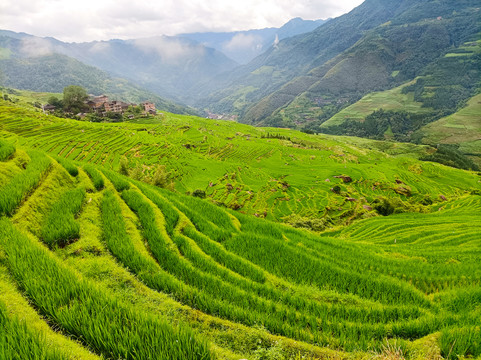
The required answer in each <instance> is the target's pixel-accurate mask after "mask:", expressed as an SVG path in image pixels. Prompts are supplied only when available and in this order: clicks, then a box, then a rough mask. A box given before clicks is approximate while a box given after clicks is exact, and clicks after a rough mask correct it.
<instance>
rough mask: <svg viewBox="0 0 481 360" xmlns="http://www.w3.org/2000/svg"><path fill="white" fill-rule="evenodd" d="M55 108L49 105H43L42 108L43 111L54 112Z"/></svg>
mask: <svg viewBox="0 0 481 360" xmlns="http://www.w3.org/2000/svg"><path fill="white" fill-rule="evenodd" d="M55 109H56V107H55V106H54V105H50V104H47V105H44V106H43V111H50V112H51V111H55Z"/></svg>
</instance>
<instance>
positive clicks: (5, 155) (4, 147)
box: [0, 139, 15, 161]
mask: <svg viewBox="0 0 481 360" xmlns="http://www.w3.org/2000/svg"><path fill="white" fill-rule="evenodd" d="M14 153H15V146H13V145H12V144H10V143H9V142H7V141H5V140H3V139H0V161H6V160H8V159H10V158H11V157H12V156H13V154H14Z"/></svg>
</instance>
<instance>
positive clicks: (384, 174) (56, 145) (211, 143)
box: [0, 102, 478, 229]
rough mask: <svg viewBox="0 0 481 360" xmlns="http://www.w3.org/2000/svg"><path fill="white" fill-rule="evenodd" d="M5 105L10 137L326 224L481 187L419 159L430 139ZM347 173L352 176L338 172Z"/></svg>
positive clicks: (1, 122) (239, 205)
mask: <svg viewBox="0 0 481 360" xmlns="http://www.w3.org/2000/svg"><path fill="white" fill-rule="evenodd" d="M0 106H1V114H0V127H1V129H2V131H3V134H4V136H7V137H12V140H13V139H15V140H16V141H17V142H18V143H19V144H25V145H29V146H32V147H35V148H38V149H42V150H44V151H47V152H49V153H51V154H52V155H55V156H60V157H62V158H67V159H69V160H77V161H83V162H89V163H92V164H97V165H103V166H105V167H108V168H112V169H114V170H116V169H118V168H119V167H120V159H121V158H122V156H126V157H127V159H128V161H127V162H128V164H127V168H129V167H130V173H131V175H132V176H134V177H137V178H144V179H147V178H152V176H153V174H154V173H155V171H156V169H157V167H158V165H159V164H162V165H164V166H165V171H166V172H168V173H169V181H172V182H173V184H174V187H175V189H177V190H178V191H180V192H193V191H195V190H202V191H205V193H206V195H207V196H208V197H209V198H210V199H211V200H212V201H214V202H216V203H218V204H221V205H224V206H226V207H229V208H232V209H237V210H239V211H241V212H244V213H246V214H251V215H256V216H258V217H267V218H268V219H271V220H275V221H285V222H289V223H293V224H297V225H298V226H308V227H313V226H315V227H316V229H322V228H324V227H333V226H337V225H339V224H347V223H350V222H351V221H353V220H354V219H357V218H363V217H367V216H371V211H370V210H367V209H369V208H370V207H371V208H372V207H375V206H377V204H378V202H379V198H381V197H384V198H389V199H390V201H393V204H395V205H394V206H395V207H396V209H397V211H407V210H412V211H424V210H425V206H426V205H423V204H424V203H425V200H426V199H425V198H426V197H429V198H430V199H431V201H434V202H440V201H441V200H440V198H439V196H440V195H443V196H445V197H447V198H449V199H451V198H456V197H458V196H460V195H462V194H463V193H466V192H469V191H471V190H472V189H475V188H477V187H478V184H477V176H476V174H475V173H465V172H460V171H458V170H456V169H451V168H448V167H442V166H438V165H435V164H431V163H425V162H419V161H417V160H416V158H417V157H419V156H425V155H426V154H428V153H430V152H431V151H432V149H430V148H427V147H423V146H415V145H410V144H402V143H391V142H380V141H372V140H363V139H356V138H343V137H334V136H327V135H322V136H321V135H318V136H311V135H306V134H303V133H301V132H294V131H290V130H282V129H268V128H267V129H262V128H254V127H250V126H247V125H241V124H237V123H234V122H222V121H219V122H217V121H213V120H206V119H201V118H195V117H187V116H177V115H172V114H164V115H163V116H158V117H156V118H150V119H149V120H148V121H147V122H149V123H88V122H81V121H75V120H65V119H59V118H55V117H53V116H46V115H43V114H42V113H41V112H38V111H37V112H36V111H35V110H32V108H31V107H28V106H20V105H18V104H16V105H14V104H11V103H9V102H4V103H2V104H1V105H0ZM127 171H129V169H127ZM342 175H347V176H349V177H351V180H352V181H350V182H349V181H348V182H344V181H343V180H342V178H339V177H338V178H336V176H342ZM448 178H452V179H457V180H456V182H449V181H446V179H448ZM401 188H403V189H401ZM303 224H304V225H303ZM309 224H310V225H309Z"/></svg>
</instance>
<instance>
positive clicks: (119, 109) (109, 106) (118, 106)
mask: <svg viewBox="0 0 481 360" xmlns="http://www.w3.org/2000/svg"><path fill="white" fill-rule="evenodd" d="M104 108H105V111H107V112H109V111H110V112H115V113H123V112H124V111H125V110H127V109H128V108H129V104H127V103H124V102H123V101H112V102H106V103H104Z"/></svg>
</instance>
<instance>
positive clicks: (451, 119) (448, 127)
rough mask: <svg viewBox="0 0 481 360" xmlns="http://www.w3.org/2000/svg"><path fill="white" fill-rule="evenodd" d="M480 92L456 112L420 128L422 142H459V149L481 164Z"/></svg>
mask: <svg viewBox="0 0 481 360" xmlns="http://www.w3.org/2000/svg"><path fill="white" fill-rule="evenodd" d="M480 114H481V94H479V95H476V96H474V97H472V98H471V99H469V101H468V102H467V105H466V106H465V107H463V108H462V109H460V110H459V111H457V112H456V113H454V114H452V115H449V116H447V117H444V118H442V119H439V120H437V121H435V122H433V123H431V124H428V125H426V126H424V127H423V128H422V129H421V132H422V134H423V135H424V138H423V142H424V143H430V144H460V150H461V151H462V152H464V153H466V154H469V155H472V156H473V155H476V156H473V157H472V159H473V160H474V161H475V162H476V163H477V164H478V165H481V157H480V156H481V150H480V146H479V139H480V136H481V115H480Z"/></svg>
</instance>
